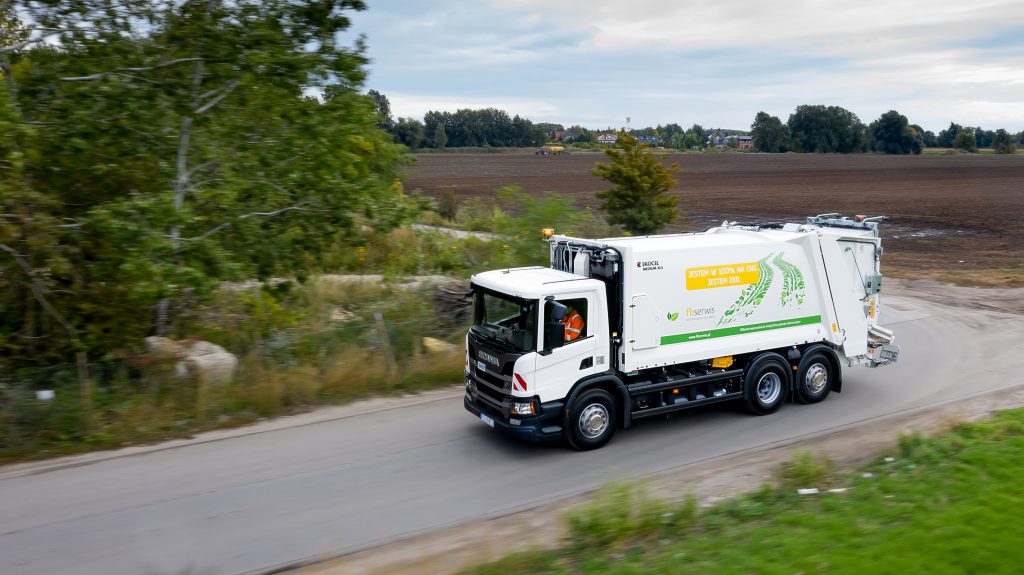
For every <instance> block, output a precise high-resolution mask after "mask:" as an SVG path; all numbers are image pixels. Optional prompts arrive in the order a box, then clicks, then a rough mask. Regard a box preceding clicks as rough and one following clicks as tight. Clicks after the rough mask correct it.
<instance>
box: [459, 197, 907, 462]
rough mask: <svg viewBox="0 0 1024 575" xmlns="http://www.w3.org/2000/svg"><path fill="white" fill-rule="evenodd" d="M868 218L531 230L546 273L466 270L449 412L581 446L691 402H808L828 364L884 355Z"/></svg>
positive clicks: (873, 233) (819, 393) (831, 379)
mask: <svg viewBox="0 0 1024 575" xmlns="http://www.w3.org/2000/svg"><path fill="white" fill-rule="evenodd" d="M882 219H883V218H882V217H872V218H868V217H864V216H856V217H854V218H847V217H842V216H840V215H839V214H823V215H818V216H814V217H810V218H807V221H806V222H805V223H785V224H783V223H771V224H737V223H735V222H733V223H728V222H724V223H723V224H722V225H721V226H718V227H713V228H710V229H708V230H707V231H704V232H700V233H689V234H671V235H658V236H645V237H622V238H605V239H597V240H589V239H580V238H574V237H570V236H564V235H554V234H553V232H552V231H551V230H545V232H546V234H545V235H547V236H548V241H549V244H550V252H551V266H550V267H546V268H545V267H523V268H511V269H501V270H494V271H488V272H483V273H479V274H476V275H474V276H473V277H472V280H471V290H470V294H471V296H472V298H473V324H472V327H471V328H470V329H469V333H468V334H467V336H466V394H465V397H464V405H465V408H466V409H467V410H468V411H470V412H471V413H472V414H473V415H474V416H476V417H478V418H479V419H480V420H481V421H482V422H483V423H484V424H486V425H488V426H490V427H493V428H496V429H500V430H503V431H506V432H508V433H511V434H513V435H515V436H518V437H520V438H523V439H526V440H531V441H543V440H565V441H567V442H568V443H569V444H570V445H571V446H572V447H575V448H577V449H594V448H598V447H601V446H603V445H604V444H606V443H607V442H608V441H609V440H610V439H611V437H612V435H614V433H615V432H616V430H617V429H618V428H620V427H621V428H624V429H628V428H629V427H630V426H631V425H633V424H634V423H635V422H636V421H637V420H640V419H644V418H649V417H656V416H662V415H665V414H668V413H672V412H675V411H679V410H684V409H691V408H694V407H697V406H701V405H708V404H711V403H717V402H725V401H736V402H742V403H743V404H744V405H745V406H746V408H747V409H748V410H749V411H751V412H753V413H754V414H757V415H766V414H769V413H773V412H775V411H776V410H778V409H779V407H780V406H781V405H782V404H783V402H785V401H787V400H788V399H792V400H795V401H799V402H802V403H816V402H819V401H822V400H823V399H825V397H826V396H828V395H829V393H830V392H832V391H836V392H839V391H841V390H842V383H843V379H842V368H843V367H849V366H854V365H867V366H870V367H877V366H880V365H885V364H888V363H893V362H895V361H897V359H898V358H899V347H898V346H897V345H895V343H894V335H893V333H892V331H890V330H888V329H886V328H884V327H882V326H880V325H879V324H878V318H879V311H880V303H879V292H880V290H881V287H882V275H881V272H880V268H879V262H880V258H881V255H882V246H881V238H880V236H879V231H878V225H879V222H880V221H881V220H882ZM567 328H568V329H567Z"/></svg>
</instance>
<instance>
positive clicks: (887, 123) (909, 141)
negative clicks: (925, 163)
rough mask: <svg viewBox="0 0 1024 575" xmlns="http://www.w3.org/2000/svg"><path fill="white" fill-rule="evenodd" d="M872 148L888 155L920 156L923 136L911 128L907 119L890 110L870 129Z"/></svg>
mask: <svg viewBox="0 0 1024 575" xmlns="http://www.w3.org/2000/svg"><path fill="white" fill-rule="evenodd" d="M868 132H869V133H870V134H871V142H872V147H873V148H874V150H875V151H876V152H885V153H886V154H910V153H914V154H920V153H921V144H922V143H923V141H924V138H923V136H922V135H921V134H920V133H918V132H917V130H915V129H914V128H912V127H911V126H910V122H909V121H908V120H907V117H906V116H904V115H903V114H900V113H899V112H897V111H896V110H889V111H888V112H886V113H884V114H882V115H881V116H880V117H879V118H878V119H877V120H875V121H874V122H871V126H869V127H868Z"/></svg>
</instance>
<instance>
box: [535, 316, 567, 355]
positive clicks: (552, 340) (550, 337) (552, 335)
mask: <svg viewBox="0 0 1024 575" xmlns="http://www.w3.org/2000/svg"><path fill="white" fill-rule="evenodd" d="M563 307H564V306H563ZM563 345H565V326H564V325H562V323H561V322H557V321H553V322H551V323H548V324H544V349H543V350H542V351H541V352H540V353H541V355H548V354H550V353H551V350H553V349H555V348H559V347H562V346H563Z"/></svg>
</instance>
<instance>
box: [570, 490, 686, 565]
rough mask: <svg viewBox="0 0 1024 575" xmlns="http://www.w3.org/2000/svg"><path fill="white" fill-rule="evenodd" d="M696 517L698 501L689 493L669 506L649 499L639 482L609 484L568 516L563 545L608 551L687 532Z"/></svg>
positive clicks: (654, 499)
mask: <svg viewBox="0 0 1024 575" xmlns="http://www.w3.org/2000/svg"><path fill="white" fill-rule="evenodd" d="M696 516H697V501H696V499H694V497H693V496H692V495H690V494H687V495H686V496H685V497H684V498H683V499H681V500H680V501H678V502H674V503H669V502H666V501H663V500H660V499H656V498H652V497H650V496H649V495H648V494H647V489H646V488H645V486H644V485H643V484H642V483H609V484H607V485H604V486H602V487H601V488H600V489H599V490H598V492H597V494H596V495H595V496H594V498H593V500H592V501H591V502H590V503H588V504H587V505H584V506H583V507H581V508H579V509H577V510H575V511H573V512H571V513H569V514H568V515H567V517H566V522H567V523H568V526H569V534H568V536H567V541H566V543H567V544H568V545H570V546H572V547H574V548H583V549H587V550H602V549H603V550H608V548H609V546H613V545H614V546H616V547H618V546H621V545H622V543H623V542H627V543H628V542H629V541H630V540H633V539H636V538H639V537H649V536H652V535H655V534H658V533H662V532H667V531H677V530H680V529H688V528H689V527H690V526H692V525H693V524H694V522H695V519H696Z"/></svg>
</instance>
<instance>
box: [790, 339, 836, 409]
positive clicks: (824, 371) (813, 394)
mask: <svg viewBox="0 0 1024 575" xmlns="http://www.w3.org/2000/svg"><path fill="white" fill-rule="evenodd" d="M834 371H835V370H833V368H832V362H830V361H829V359H828V357H827V356H826V355H825V354H824V353H822V352H820V351H816V352H814V353H812V354H810V355H807V356H804V358H803V360H802V361H801V362H800V369H799V370H797V372H796V381H795V382H794V384H795V386H796V395H797V398H798V399H799V400H800V402H801V403H818V402H819V401H821V400H823V399H825V398H826V397H828V394H829V392H831V391H832V380H833V379H834Z"/></svg>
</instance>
